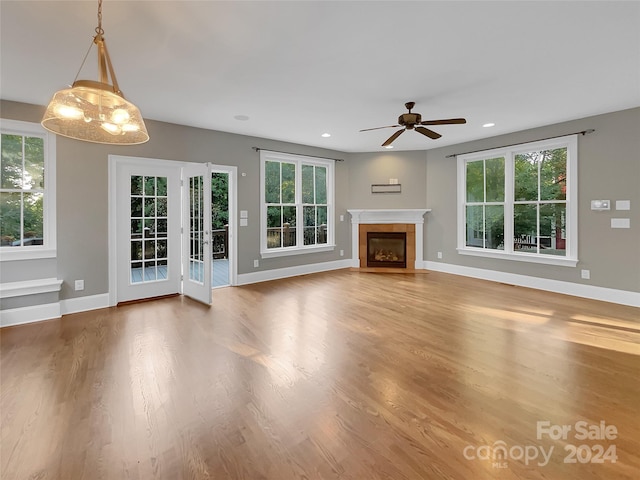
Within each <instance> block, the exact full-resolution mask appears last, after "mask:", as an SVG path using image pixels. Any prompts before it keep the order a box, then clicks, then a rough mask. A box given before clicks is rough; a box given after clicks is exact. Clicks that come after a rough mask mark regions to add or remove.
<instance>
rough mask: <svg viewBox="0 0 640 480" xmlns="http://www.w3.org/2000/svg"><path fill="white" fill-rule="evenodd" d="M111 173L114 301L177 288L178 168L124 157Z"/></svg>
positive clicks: (172, 290) (178, 252) (173, 291)
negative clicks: (113, 228) (113, 213)
mask: <svg viewBox="0 0 640 480" xmlns="http://www.w3.org/2000/svg"><path fill="white" fill-rule="evenodd" d="M163 163H164V164H163ZM115 176H116V179H115V180H116V187H115V189H116V190H115V194H116V208H115V222H116V225H115V226H116V228H115V231H116V234H115V235H116V241H115V261H116V272H117V273H116V277H117V284H116V288H115V293H116V294H115V303H120V302H126V301H130V300H138V299H143V298H151V297H158V296H163V295H170V294H174V293H180V275H181V266H180V248H181V245H180V168H179V167H178V168H176V167H175V166H173V165H168V164H166V162H154V161H151V160H148V159H133V158H126V159H122V161H117V162H116V163H115Z"/></svg>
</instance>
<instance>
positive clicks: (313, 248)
mask: <svg viewBox="0 0 640 480" xmlns="http://www.w3.org/2000/svg"><path fill="white" fill-rule="evenodd" d="M269 160H272V161H276V162H288V163H295V164H296V187H298V186H299V185H301V184H302V181H301V179H302V169H301V168H300V166H301V165H302V164H307V165H308V164H312V165H318V166H322V167H326V168H327V230H328V231H327V243H324V244H322V245H296V246H294V247H281V248H277V249H276V248H269V249H267V203H266V202H265V164H266V162H267V161H269ZM334 184H335V161H334V160H331V159H328V158H327V159H324V158H316V157H307V156H304V155H293V154H289V153H280V152H273V151H269V150H260V256H261V257H262V258H275V257H286V256H289V255H302V254H307V253H319V252H329V251H332V250H334V249H335V247H336V245H335V222H334V212H335V201H334V196H335V194H334ZM301 196H302V192H301V191H300V189H299V188H296V207H299V206H301V205H302V200H301ZM300 220H301V219H300V218H297V219H296V224H298V225H301V222H300Z"/></svg>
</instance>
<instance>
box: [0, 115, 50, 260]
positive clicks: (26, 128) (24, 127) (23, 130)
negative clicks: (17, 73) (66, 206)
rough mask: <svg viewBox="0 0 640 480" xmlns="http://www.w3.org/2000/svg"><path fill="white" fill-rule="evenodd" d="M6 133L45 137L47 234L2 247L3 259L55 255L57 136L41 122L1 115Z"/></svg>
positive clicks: (44, 212) (0, 128)
mask: <svg viewBox="0 0 640 480" xmlns="http://www.w3.org/2000/svg"><path fill="white" fill-rule="evenodd" d="M0 130H1V131H2V133H8V134H15V135H25V136H36V137H41V138H42V139H43V140H44V152H45V157H44V175H45V189H44V204H43V215H44V218H43V224H42V227H43V232H42V233H43V238H44V245H34V246H30V247H11V248H6V247H5V248H2V247H0V262H5V261H13V260H35V259H40V258H55V257H56V255H57V249H56V136H55V135H54V134H53V133H51V132H49V131H48V130H45V129H44V128H43V127H42V126H41V125H40V124H39V123H32V122H22V121H19V120H9V119H6V118H3V119H0Z"/></svg>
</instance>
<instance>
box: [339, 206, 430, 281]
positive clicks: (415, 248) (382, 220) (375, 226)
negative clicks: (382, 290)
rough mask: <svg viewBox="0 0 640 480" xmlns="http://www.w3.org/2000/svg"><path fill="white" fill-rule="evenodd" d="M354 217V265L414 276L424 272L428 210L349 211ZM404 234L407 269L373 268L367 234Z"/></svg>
mask: <svg viewBox="0 0 640 480" xmlns="http://www.w3.org/2000/svg"><path fill="white" fill-rule="evenodd" d="M347 211H348V212H349V213H350V214H351V245H352V252H353V258H352V261H353V263H352V266H353V267H354V268H358V269H362V270H367V269H369V270H371V271H374V272H385V271H387V272H393V273H403V272H406V273H411V272H415V271H416V270H417V269H423V268H424V267H423V265H422V249H423V248H424V247H423V238H422V232H423V225H424V218H423V217H424V214H425V213H427V212H430V211H431V210H427V209H386V210H347ZM369 232H374V233H402V234H404V235H405V242H404V243H405V253H404V257H405V266H404V267H401V266H398V265H393V266H392V267H391V268H390V267H369V266H368V263H369V261H368V259H367V257H368V254H367V244H368V240H367V234H368V233H369Z"/></svg>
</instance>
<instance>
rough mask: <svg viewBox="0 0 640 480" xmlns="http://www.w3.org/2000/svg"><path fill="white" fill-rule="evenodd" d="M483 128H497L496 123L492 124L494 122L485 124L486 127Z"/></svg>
mask: <svg viewBox="0 0 640 480" xmlns="http://www.w3.org/2000/svg"><path fill="white" fill-rule="evenodd" d="M482 126H483V127H484V128H489V127H495V126H496V124H495V123H492V122H489V123H485V124H484V125H482Z"/></svg>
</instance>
